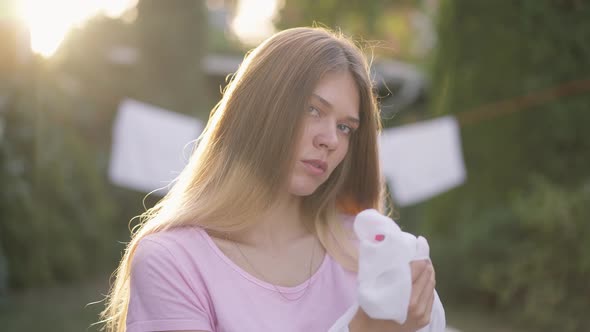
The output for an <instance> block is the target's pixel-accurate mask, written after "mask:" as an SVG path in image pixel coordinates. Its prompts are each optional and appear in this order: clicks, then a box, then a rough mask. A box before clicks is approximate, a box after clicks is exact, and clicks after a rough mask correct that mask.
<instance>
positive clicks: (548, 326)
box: [0, 0, 590, 332]
mask: <svg viewBox="0 0 590 332" xmlns="http://www.w3.org/2000/svg"><path fill="white" fill-rule="evenodd" d="M589 18H590V2H588V1H584V0H535V1H533V0H528V1H505V0H502V1H487V0H455V1H451V0H414V1H410V0H362V1H361V0H350V1H336V0H207V1H205V0H166V1H164V0H139V1H138V0H135V1H129V0H108V1H107V0H103V1H79V0H78V1H77V0H59V1H58V0H54V1H42V0H38V1H36V0H21V1H18V0H12V1H11V0H0V186H1V187H0V189H1V190H0V326H2V328H1V329H2V330H3V331H39V330H43V331H62V332H63V331H97V330H98V328H97V327H96V326H90V324H92V323H93V322H96V321H97V320H98V316H97V314H98V312H99V311H100V310H101V309H102V304H101V303H98V304H96V303H95V304H92V302H95V301H100V300H102V298H103V295H104V294H106V292H107V289H108V284H109V275H110V273H111V272H112V271H113V270H114V268H115V267H116V265H117V262H118V259H119V258H120V257H121V251H122V250H123V249H124V247H125V242H127V241H128V239H129V228H128V227H129V221H130V220H131V218H133V217H134V216H136V215H138V214H140V213H141V212H143V211H144V209H145V208H146V207H150V206H152V205H153V204H154V203H155V202H156V201H157V200H158V199H159V198H160V197H161V191H160V192H156V193H153V194H151V195H149V196H147V197H146V194H147V193H148V192H150V191H152V190H155V189H158V188H159V187H162V186H165V184H166V182H165V181H166V180H170V179H172V178H173V177H174V173H171V172H172V171H176V172H177V171H179V170H180V169H173V168H174V167H178V165H182V162H183V161H185V160H186V157H187V156H186V152H187V151H189V150H187V148H186V146H183V144H185V143H188V140H187V139H186V138H196V136H197V135H198V130H200V128H202V125H203V124H204V123H206V121H207V117H208V114H209V111H210V110H211V108H212V107H213V106H214V105H215V103H216V102H217V101H218V100H219V99H220V97H221V92H220V91H221V89H222V88H223V87H224V86H225V84H226V82H227V78H228V77H229V76H228V75H231V74H232V73H233V72H234V71H235V70H236V69H237V66H238V65H239V63H240V62H241V60H242V58H243V55H244V54H245V53H246V52H247V51H248V50H249V49H251V48H252V47H254V46H255V45H256V44H257V43H259V42H260V41H261V40H262V39H264V38H266V37H268V36H269V35H271V34H272V33H273V32H276V31H280V30H282V29H285V28H289V27H295V26H302V25H305V26H309V25H313V24H316V25H321V26H325V27H329V28H332V29H339V30H341V31H342V32H344V33H345V34H347V35H351V36H353V37H355V38H356V39H357V40H359V41H362V42H363V43H364V45H365V49H366V51H367V54H368V55H369V56H370V57H372V58H373V63H372V68H371V69H372V74H373V77H374V80H375V82H376V86H377V90H378V93H379V96H380V102H381V108H382V116H383V121H384V125H385V130H384V135H386V134H387V135H389V136H387V137H401V138H399V139H393V141H395V142H405V143H404V144H401V146H400V144H398V146H397V147H396V146H394V145H388V144H390V142H389V141H387V140H385V139H384V140H383V141H382V147H381V148H382V153H383V155H384V158H385V160H384V162H389V163H394V164H404V161H405V165H409V166H407V168H408V167H409V170H405V172H406V173H404V170H399V169H398V170H392V169H389V168H387V167H384V169H385V170H384V172H385V171H387V172H388V173H387V174H386V175H387V176H388V179H389V185H390V188H391V192H392V197H393V201H394V204H395V212H394V215H395V216H396V220H397V221H398V222H399V223H400V224H401V225H402V226H403V227H404V229H406V230H408V231H411V232H415V233H419V234H423V235H424V236H426V237H427V238H428V239H429V242H430V245H431V256H432V258H433V261H434V265H435V268H436V270H437V288H438V291H439V294H440V295H441V298H442V299H443V303H444V304H445V308H446V311H447V320H448V323H449V325H452V326H453V327H455V328H457V329H459V330H461V331H483V332H492V331H494V332H500V331H501V332H517V331H518V332H526V331H566V332H568V331H588V326H587V322H586V321H587V318H586V314H587V310H588V308H590V282H589V281H590V112H589V111H588V109H589V107H590V19H589ZM441 119H442V120H445V121H446V122H444V123H446V125H445V126H446V127H445V128H446V129H444V128H443V129H444V130H443V129H441V128H442V127H440V126H439V125H440V124H441V123H443V122H440V120H441ZM160 124H161V126H160ZM164 124H166V125H164ZM187 124H188V125H187ZM435 125H436V126H438V127H437V128H439V129H441V130H439V131H438V132H441V133H442V132H445V130H446V134H440V135H441V136H436V137H434V136H433V137H431V138H430V139H431V140H433V143H432V144H424V142H422V143H420V140H419V139H414V140H412V137H413V136H412V137H410V136H409V135H408V133H409V132H410V131H411V132H412V133H414V134H415V135H417V136H416V137H418V136H420V135H422V136H420V137H425V136H424V135H431V134H433V133H434V132H436V130H435V129H431V130H428V129H425V128H430V127H428V126H435ZM183 126H184V127H183ZM171 128H179V129H178V131H176V130H174V129H171ZM181 129H182V130H181ZM191 130H192V131H191ZM437 130H438V129H437ZM172 132H182V133H184V134H183V135H184V136H183V135H180V134H178V135H176V137H175V138H173V137H172V136H174V135H173V133H172ZM396 135H397V136H396ZM437 135H438V134H437ZM384 137H385V136H384ZM173 139H175V140H176V141H175V142H180V143H182V144H181V146H180V148H179V150H178V151H177V150H174V151H172V153H173V154H172V156H173V157H172V159H175V162H176V161H178V162H177V163H172V164H170V163H168V164H166V161H165V160H164V161H162V160H161V159H165V158H158V156H161V154H158V152H159V151H160V152H162V151H164V152H166V151H171V150H170V149H169V148H167V147H169V146H177V145H174V144H173V143H174V142H172V140H173ZM445 140H446V141H448V142H451V143H449V144H448V145H446V146H444V147H443V146H441V147H438V146H437V145H436V143H437V142H438V143H440V142H441V141H445ZM168 141H170V142H171V143H170V145H166V144H164V143H165V142H168ZM388 142H389V143H388ZM412 142H414V143H412ZM396 149H397V150H396ZM164 152H162V153H164ZM150 153H151V154H152V157H150V156H149V155H150ZM413 155H416V156H418V157H416V158H413V157H410V156H413ZM134 156H135V157H134ZM181 156H182V158H181ZM449 156H451V157H452V158H451V157H449ZM133 158H135V159H133ZM149 158H151V159H149ZM183 158H184V159H183ZM449 158H451V159H453V160H448V159H449ZM416 160H417V161H416ZM134 163H135V164H134ZM146 165H147V166H146ZM158 165H159V166H158ZM171 165H172V166H171ZM443 165H446V166H444V167H442V166H443ZM449 165H450V166H449ZM150 167H151V168H150ZM158 169H159V170H160V171H158ZM162 169H163V170H164V171H163V172H164V173H165V174H167V175H170V178H168V179H165V178H156V179H154V175H153V174H162ZM158 172H160V173H158ZM396 172H397V173H396ZM408 172H409V173H408ZM412 176H414V177H418V179H417V180H416V181H418V182H420V181H421V182H420V183H422V184H421V185H424V183H426V184H425V185H426V186H428V185H432V184H433V183H438V182H437V181H439V182H441V181H442V182H441V183H439V185H438V187H436V188H430V189H428V188H426V189H425V191H426V193H416V192H414V193H413V194H412V193H410V194H408V193H407V192H405V193H404V192H402V191H399V190H401V189H397V188H404V186H405V185H407V183H404V180H407V179H411V178H412ZM400 177H401V180H400ZM445 177H446V179H447V180H444V181H443V180H441V179H443V178H445ZM150 179H152V180H155V183H154V181H151V182H150V181H149V180H150ZM396 183H399V186H398V185H396ZM158 184H160V185H158ZM417 186H418V185H417V184H416V185H414V186H412V185H410V186H409V187H417ZM396 190H398V191H397V192H396ZM408 195H409V196H408Z"/></svg>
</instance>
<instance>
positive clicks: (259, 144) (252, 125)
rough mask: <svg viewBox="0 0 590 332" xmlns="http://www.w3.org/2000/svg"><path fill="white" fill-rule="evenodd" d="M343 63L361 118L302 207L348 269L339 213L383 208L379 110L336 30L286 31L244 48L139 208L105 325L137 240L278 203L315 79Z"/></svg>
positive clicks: (113, 319) (113, 323) (247, 221)
mask: <svg viewBox="0 0 590 332" xmlns="http://www.w3.org/2000/svg"><path fill="white" fill-rule="evenodd" d="M339 70H347V71H349V72H350V73H351V74H352V77H353V78H354V80H355V82H356V85H357V87H358V91H359V95H360V105H359V106H360V107H359V110H360V114H359V116H360V126H359V128H358V130H357V131H356V132H355V133H354V134H353V136H352V137H351V141H350V145H349V150H348V152H347V155H346V157H345V159H344V161H343V162H342V163H341V164H340V165H339V166H338V167H337V168H336V169H335V170H334V171H333V173H332V174H331V175H330V177H329V178H328V180H326V182H324V183H323V184H322V185H321V186H320V187H319V188H318V189H317V190H316V191H315V192H314V193H313V194H312V195H310V196H308V197H305V198H304V200H303V208H304V209H303V210H304V212H305V213H306V215H307V216H309V217H310V218H309V219H310V220H312V221H313V225H312V227H313V229H314V230H315V232H316V234H317V236H318V238H319V239H320V241H321V242H322V245H324V247H325V249H326V250H327V251H328V253H330V254H331V255H332V256H333V257H334V258H335V259H337V260H338V261H339V262H340V263H341V264H342V265H343V266H344V267H346V268H349V269H351V270H354V269H356V256H355V253H354V251H353V250H351V246H350V245H349V244H348V243H347V239H346V236H347V235H346V234H347V233H346V230H345V229H344V228H342V227H341V217H340V216H339V214H340V213H345V214H355V213H358V212H359V211H361V210H363V209H367V208H375V209H378V210H382V206H381V204H382V195H383V181H382V179H381V176H380V170H379V162H378V152H377V149H378V147H377V137H378V133H379V131H380V129H381V124H380V120H379V116H378V108H377V104H376V100H375V97H374V94H373V88H372V83H371V80H370V76H369V65H368V63H367V60H366V59H365V57H364V56H363V54H362V52H361V50H360V49H359V48H358V47H357V46H356V45H355V44H354V43H353V42H352V41H351V40H349V39H347V38H346V37H344V36H343V35H342V34H337V33H334V32H331V31H328V30H326V29H323V28H294V29H288V30H285V31H282V32H279V33H277V34H275V35H274V36H272V37H270V38H269V39H267V40H266V41H264V42H263V43H262V44H260V45H259V46H258V47H257V48H255V49H254V50H253V51H252V52H250V53H249V54H247V55H246V57H245V59H244V61H243V63H242V65H241V66H240V68H239V70H238V71H237V73H236V75H235V76H234V77H233V79H232V81H231V82H230V84H229V85H228V87H227V88H226V90H225V91H224V95H223V98H222V99H221V101H220V102H219V103H218V104H217V106H216V107H215V108H214V109H213V111H212V112H211V117H210V119H209V122H208V124H207V126H206V128H205V130H204V131H203V133H202V135H201V137H200V138H199V140H198V144H197V147H196V149H195V151H194V152H193V154H192V156H191V158H190V160H189V162H188V164H187V166H186V167H185V169H184V170H183V171H182V173H181V174H180V175H179V177H178V178H177V180H176V182H175V183H174V185H173V186H172V188H171V189H170V191H169V192H168V194H167V195H166V196H165V197H164V198H163V199H162V200H161V201H160V202H158V203H157V204H156V205H155V206H154V207H153V208H151V209H149V210H148V211H146V212H145V213H144V214H142V215H141V223H140V225H138V227H136V228H134V230H133V231H132V237H131V241H130V243H129V244H128V246H127V249H126V250H125V254H124V256H123V258H122V260H121V263H120V265H119V267H118V269H117V270H116V271H115V275H116V277H115V281H114V284H113V285H112V287H111V291H110V294H109V297H108V298H107V306H106V308H105V310H104V311H103V312H102V318H103V319H104V320H103V322H104V323H105V328H106V330H107V331H109V332H121V331H125V324H126V316H127V307H128V305H129V276H130V265H131V260H132V259H133V254H134V251H135V248H136V247H137V244H138V243H139V241H140V240H141V239H142V238H144V237H145V236H146V235H148V234H152V233H155V232H159V231H163V230H166V229H169V228H173V227H179V226H188V225H198V226H200V227H203V228H206V229H208V230H211V231H214V232H220V233H222V232H234V231H239V230H243V229H245V228H246V227H248V226H249V225H251V224H252V223H253V222H255V220H256V218H255V217H256V216H257V214H258V213H259V212H260V211H264V210H265V209H267V208H268V207H270V206H271V205H272V204H273V203H274V202H275V200H274V198H275V197H277V196H278V192H279V191H280V190H282V189H283V188H284V182H285V179H286V178H288V176H289V172H290V170H291V166H292V163H293V157H294V149H295V146H294V144H293V142H296V141H297V137H298V135H299V134H300V132H301V129H302V128H301V127H302V115H303V114H305V113H304V110H305V109H306V106H307V104H308V102H309V97H310V96H311V94H312V92H313V89H314V88H315V86H316V84H317V83H318V81H319V80H320V79H321V78H322V76H323V75H325V74H326V73H328V72H332V71H339Z"/></svg>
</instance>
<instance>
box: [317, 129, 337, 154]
mask: <svg viewBox="0 0 590 332" xmlns="http://www.w3.org/2000/svg"><path fill="white" fill-rule="evenodd" d="M314 143H315V145H316V147H317V148H320V149H328V150H334V149H336V147H337V146H338V132H337V130H336V126H329V127H323V128H322V130H320V131H318V132H317V134H316V135H315V138H314Z"/></svg>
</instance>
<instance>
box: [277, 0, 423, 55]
mask: <svg viewBox="0 0 590 332" xmlns="http://www.w3.org/2000/svg"><path fill="white" fill-rule="evenodd" d="M420 3H421V1H409V0H395V1H391V0H374V1H364V0H351V1H336V0H323V1H314V0H297V1H294V0H286V1H285V4H284V6H283V8H282V9H281V11H280V15H279V16H280V19H279V20H278V22H277V23H278V27H279V28H280V29H286V28H291V27H296V26H310V25H314V24H317V25H321V26H326V27H329V28H331V29H335V30H342V31H343V32H344V33H345V34H347V35H350V36H352V37H353V38H355V39H357V40H360V41H363V42H367V44H368V45H369V46H375V47H374V51H375V53H376V54H377V55H382V56H385V57H389V58H390V57H393V56H395V57H396V58H401V59H406V60H411V61H417V60H419V59H416V58H419V57H420V56H421V55H419V54H415V53H416V52H415V50H416V48H417V43H418V42H417V40H418V37H420V33H421V31H420V30H419V28H417V22H418V21H417V20H416V19H417V18H418V19H419V17H418V16H419V15H421V14H422V13H421V11H420V7H421V6H420ZM418 53H420V52H418Z"/></svg>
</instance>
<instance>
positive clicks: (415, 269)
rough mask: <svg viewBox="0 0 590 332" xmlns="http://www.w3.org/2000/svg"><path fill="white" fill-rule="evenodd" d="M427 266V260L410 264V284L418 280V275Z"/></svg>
mask: <svg viewBox="0 0 590 332" xmlns="http://www.w3.org/2000/svg"><path fill="white" fill-rule="evenodd" d="M427 265H428V261H427V260H418V261H412V262H410V269H411V271H412V283H414V282H416V280H417V279H418V277H420V274H422V271H424V269H425V268H426V266H427Z"/></svg>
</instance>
